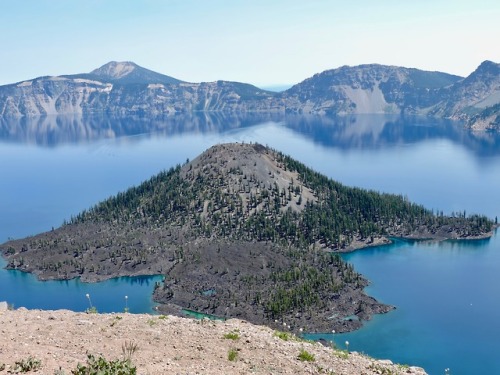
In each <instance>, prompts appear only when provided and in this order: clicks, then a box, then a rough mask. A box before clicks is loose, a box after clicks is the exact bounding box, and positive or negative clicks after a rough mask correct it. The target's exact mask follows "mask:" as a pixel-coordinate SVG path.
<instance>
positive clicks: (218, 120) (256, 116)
mask: <svg viewBox="0 0 500 375" xmlns="http://www.w3.org/2000/svg"><path fill="white" fill-rule="evenodd" d="M265 122H275V123H279V124H281V125H283V126H284V127H286V128H288V129H290V130H292V131H294V132H297V133H299V134H300V135H301V136H304V137H306V138H310V139H311V140H312V141H313V142H315V143H316V144H320V145H322V146H325V147H334V148H339V149H346V150H348V149H381V148H385V147H390V146H394V145H404V144H412V143H418V142H424V141H429V140H433V139H436V140H437V139H445V140H449V141H452V142H453V143H457V144H461V145H462V146H464V147H466V148H467V149H468V150H469V151H471V152H473V153H474V154H476V155H477V156H479V157H485V156H494V155H498V154H500V147H499V146H500V134H498V133H486V132H484V133H474V132H470V131H468V130H465V129H463V126H462V125H461V124H458V123H456V122H452V121H448V120H441V119H429V118H425V117H405V116H399V115H351V116H313V115H303V116H302V115H289V114H287V115H284V114H279V113H247V114H244V115H243V114H241V115H238V114H224V113H216V112H200V113H191V114H179V115H174V116H164V117H147V116H128V117H110V116H105V115H102V116H81V115H68V116H45V117H36V118H21V119H6V118H1V117H0V142H10V143H14V142H15V143H25V144H32V145H36V146H41V147H57V146H60V145H63V144H76V143H89V142H93V141H97V140H101V139H113V138H119V137H131V136H136V135H143V136H154V137H172V136H175V135H183V134H184V135H186V134H209V133H214V134H217V133H224V132H227V131H230V130H236V129H242V128H248V127H252V126H257V125H260V124H262V123H265Z"/></svg>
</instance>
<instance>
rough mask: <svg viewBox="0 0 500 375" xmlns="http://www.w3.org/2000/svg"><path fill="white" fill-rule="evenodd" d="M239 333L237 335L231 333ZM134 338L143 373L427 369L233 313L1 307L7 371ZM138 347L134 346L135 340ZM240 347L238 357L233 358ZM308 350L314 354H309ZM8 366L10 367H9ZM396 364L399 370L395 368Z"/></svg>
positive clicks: (58, 365) (106, 352) (66, 362)
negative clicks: (217, 317) (198, 315)
mask: <svg viewBox="0 0 500 375" xmlns="http://www.w3.org/2000/svg"><path fill="white" fill-rule="evenodd" d="M228 333H234V335H233V336H232V337H233V338H232V339H231V338H225V337H224V335H226V334H228ZM130 343H133V344H135V345H137V351H136V352H135V353H134V354H133V355H132V364H133V365H135V366H136V367H137V373H138V374H183V375H188V374H337V375H338V374H350V375H351V374H352V375H361V374H419V375H421V374H425V372H424V371H423V370H422V369H420V368H416V367H407V366H399V365H393V364H391V363H390V361H375V360H373V359H370V358H368V357H365V356H362V355H360V354H357V353H349V354H347V353H346V352H342V351H339V350H333V349H331V348H327V347H325V346H323V345H321V344H319V343H311V342H304V341H298V340H288V341H285V340H283V339H281V338H279V337H277V336H276V335H275V331H273V330H271V329H270V328H267V327H263V326H256V325H252V324H250V323H247V322H244V321H241V320H236V319H231V320H228V321H225V322H222V321H209V320H202V321H200V320H192V319H188V318H180V317H175V316H169V315H168V316H165V315H145V314H140V315H139V314H138V315H136V314H125V313H121V314H87V313H75V312H71V311H67V310H60V311H40V310H26V309H24V308H20V309H17V310H4V311H0V369H1V368H2V367H4V369H3V370H0V374H7V373H8V371H9V370H10V371H13V369H14V367H15V366H14V365H15V362H16V361H21V360H26V359H28V358H29V357H30V356H31V357H33V358H35V359H37V360H40V361H41V367H40V368H39V370H38V372H37V373H38V374H50V375H54V374H58V375H61V374H70V373H71V370H74V369H75V368H76V366H77V364H78V363H82V364H84V363H85V362H86V359H87V353H89V354H94V355H95V356H99V355H102V356H104V357H105V358H106V359H107V360H115V359H123V358H124V353H123V349H122V347H123V346H124V345H125V346H127V345H129V344H130ZM129 346H130V345H129ZM231 350H234V351H235V352H236V358H235V360H233V361H230V360H229V359H228V355H229V352H230V351H231ZM301 350H306V351H307V352H308V353H310V354H312V355H314V360H313V361H310V362H308V361H301V360H300V359H299V358H298V356H299V354H300V352H301ZM3 365H5V366H3ZM389 371H392V372H389Z"/></svg>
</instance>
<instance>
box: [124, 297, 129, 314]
mask: <svg viewBox="0 0 500 375" xmlns="http://www.w3.org/2000/svg"><path fill="white" fill-rule="evenodd" d="M123 311H124V312H125V313H128V312H129V309H128V296H125V308H124V309H123Z"/></svg>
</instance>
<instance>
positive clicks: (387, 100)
mask: <svg viewBox="0 0 500 375" xmlns="http://www.w3.org/2000/svg"><path fill="white" fill-rule="evenodd" d="M499 70H500V68H499V64H496V63H493V62H491V61H485V62H483V63H482V64H481V65H480V66H479V67H478V68H477V70H476V71H474V72H473V73H472V74H471V75H470V76H468V77H467V78H461V77H458V76H454V75H450V74H446V73H440V72H427V71H422V70H418V69H409V68H401V67H395V66H385V65H377V64H371V65H360V66H355V67H349V66H344V67H341V68H338V69H333V70H327V71H325V72H323V73H319V74H316V75H314V76H313V77H311V78H308V79H306V80H304V81H303V82H301V83H298V84H297V85H295V86H293V87H292V88H290V89H288V90H286V91H284V92H281V93H274V92H270V91H265V90H262V89H259V88H258V87H255V86H252V85H249V84H245V83H239V82H228V81H216V82H203V83H187V82H183V81H180V80H178V79H175V78H173V77H169V76H165V75H162V74H159V73H155V72H152V71H150V70H147V69H144V68H142V67H139V66H138V65H136V64H134V63H131V62H110V63H108V64H106V65H104V66H102V67H100V68H98V69H95V70H94V71H92V72H90V73H87V74H78V75H70V76H57V77H40V78H35V79H32V80H28V81H23V82H19V83H16V84H11V85H6V86H2V87H0V116H2V117H22V116H28V117H34V116H46V115H56V114H65V115H67V114H103V113H104V114H113V115H131V114H134V115H144V114H147V115H166V114H167V115H168V114H174V113H192V112H226V113H242V112H288V113H308V114H320V115H322V114H360V113H395V114H400V113H405V114H419V115H430V116H435V117H445V118H451V119H455V120H462V121H464V122H465V123H466V124H467V126H469V127H471V128H473V129H478V130H479V129H499V128H500V117H499V105H500V75H499Z"/></svg>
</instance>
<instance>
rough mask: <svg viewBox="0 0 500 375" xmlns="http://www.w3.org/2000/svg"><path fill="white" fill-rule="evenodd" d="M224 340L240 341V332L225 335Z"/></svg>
mask: <svg viewBox="0 0 500 375" xmlns="http://www.w3.org/2000/svg"><path fill="white" fill-rule="evenodd" d="M224 338H225V339H228V340H238V339H239V338H240V335H239V334H238V332H236V331H232V332H229V333H226V334H225V335H224Z"/></svg>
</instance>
